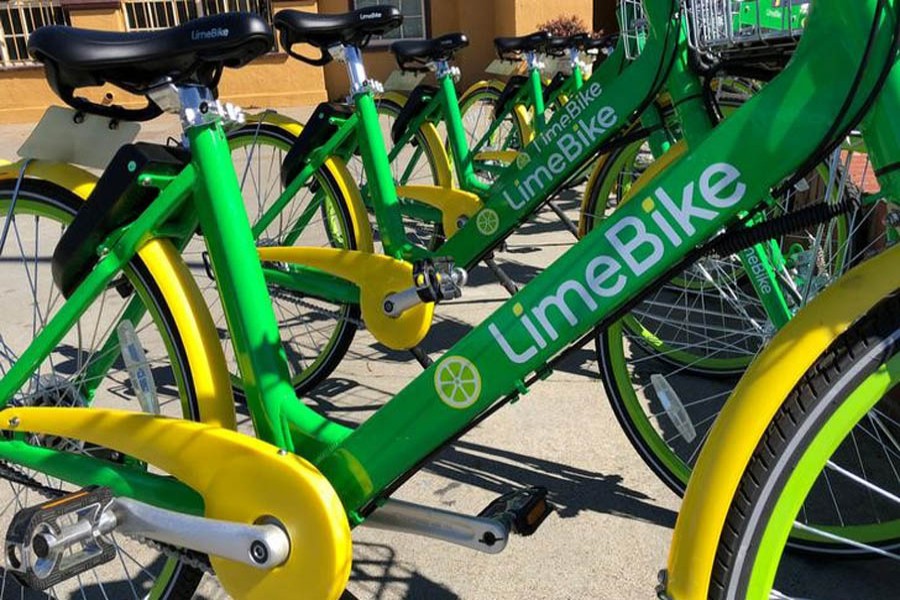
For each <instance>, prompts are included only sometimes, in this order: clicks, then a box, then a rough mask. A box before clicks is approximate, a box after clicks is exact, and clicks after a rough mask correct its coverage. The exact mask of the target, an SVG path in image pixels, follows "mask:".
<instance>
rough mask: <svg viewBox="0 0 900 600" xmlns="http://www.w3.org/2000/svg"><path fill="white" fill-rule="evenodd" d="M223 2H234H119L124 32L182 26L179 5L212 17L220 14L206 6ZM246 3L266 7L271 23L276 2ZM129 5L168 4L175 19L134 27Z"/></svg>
mask: <svg viewBox="0 0 900 600" xmlns="http://www.w3.org/2000/svg"><path fill="white" fill-rule="evenodd" d="M68 1H72V0H68ZM74 1H78V0H74ZM223 1H224V2H229V1H234V0H120V2H121V6H122V20H123V22H124V24H125V29H124V31H159V30H160V29H165V28H167V27H176V26H178V25H182V24H183V23H185V22H186V21H185V20H182V19H181V17H180V16H179V11H178V10H177V8H178V5H181V4H185V5H188V4H193V5H194V7H195V10H196V11H197V17H205V16H210V15H211V14H212V15H216V14H222V13H221V12H214V13H208V12H206V8H207V5H208V4H211V3H212V4H216V5H218V4H220V3H222V2H223ZM238 1H240V0H238ZM247 1H248V2H256V3H257V4H260V5H263V4H264V5H266V8H267V14H266V15H263V16H264V17H265V18H266V19H267V21H268V22H269V23H271V21H272V17H273V16H274V15H275V2H276V1H277V0H247ZM129 4H131V5H140V4H169V5H172V10H173V12H172V13H171V14H172V15H174V17H175V19H174V21H173V22H172V23H169V24H167V25H165V26H162V27H134V26H132V25H131V24H130V23H129V13H128V5H129ZM225 12H227V11H225ZM188 20H189V19H188Z"/></svg>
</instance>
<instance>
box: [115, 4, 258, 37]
mask: <svg viewBox="0 0 900 600" xmlns="http://www.w3.org/2000/svg"><path fill="white" fill-rule="evenodd" d="M238 11H243V12H254V13H257V14H258V15H261V16H262V17H264V18H265V19H266V20H267V21H271V19H272V3H271V0H125V28H126V29H128V31H152V30H154V29H165V28H166V27H174V26H175V25H181V24H182V23H185V22H187V21H190V20H191V19H196V18H197V17H206V16H209V15H217V14H221V13H226V12H238Z"/></svg>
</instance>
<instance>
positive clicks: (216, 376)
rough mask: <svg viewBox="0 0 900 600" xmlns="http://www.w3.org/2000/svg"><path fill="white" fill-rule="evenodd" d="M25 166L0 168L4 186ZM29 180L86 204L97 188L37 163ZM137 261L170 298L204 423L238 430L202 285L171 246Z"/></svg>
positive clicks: (67, 170)
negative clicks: (57, 188)
mask: <svg viewBox="0 0 900 600" xmlns="http://www.w3.org/2000/svg"><path fill="white" fill-rule="evenodd" d="M21 168H22V162H21V161H20V162H18V163H13V164H7V165H4V166H0V180H4V179H16V178H18V176H19V171H20V170H21ZM25 175H26V177H28V178H33V179H41V180H44V181H49V182H51V183H54V184H56V185H58V186H60V187H62V188H65V189H67V190H69V191H71V192H73V193H74V194H75V195H76V196H79V197H80V198H82V199H84V200H86V199H87V198H88V196H90V194H91V192H92V191H93V189H94V186H95V185H96V183H97V177H96V176H94V175H93V174H92V173H89V172H88V171H85V170H84V169H80V168H78V167H75V166H72V165H69V164H66V163H54V162H45V161H39V160H34V161H31V162H30V163H29V165H28V168H27V169H26V171H25ZM138 255H139V256H140V257H141V259H142V260H143V261H144V263H145V264H146V266H147V268H148V269H149V270H150V273H151V275H152V276H153V278H154V280H155V281H156V283H157V284H158V285H159V289H160V290H161V291H162V294H163V296H164V297H165V300H166V304H167V306H168V307H169V309H170V311H171V313H172V317H173V318H174V319H175V323H176V324H177V326H178V330H179V331H182V332H189V333H187V334H185V335H184V340H183V341H184V345H185V352H186V354H187V360H188V362H189V364H190V366H191V374H192V376H193V381H194V387H195V390H196V393H197V402H198V409H199V413H200V418H201V420H203V421H204V422H206V423H209V424H213V425H218V426H220V427H227V428H229V429H237V421H236V418H235V413H234V400H233V396H232V389H231V384H230V380H229V371H228V367H227V365H226V363H225V356H224V355H223V353H222V345H221V342H220V341H219V336H218V333H217V331H216V327H215V324H214V323H213V321H212V317H211V316H210V315H209V309H208V308H207V307H206V303H205V302H204V300H203V295H202V294H201V293H200V290H199V288H198V287H197V283H196V282H195V281H194V279H193V277H191V274H190V271H189V270H188V268H187V266H186V265H185V264H184V262H183V261H182V259H181V257H180V256H179V254H178V251H177V250H176V249H175V247H174V246H173V245H172V244H171V242H169V241H168V240H164V239H153V240H150V241H149V242H148V243H147V244H145V245H144V246H143V247H142V248H141V249H140V250H139V251H138Z"/></svg>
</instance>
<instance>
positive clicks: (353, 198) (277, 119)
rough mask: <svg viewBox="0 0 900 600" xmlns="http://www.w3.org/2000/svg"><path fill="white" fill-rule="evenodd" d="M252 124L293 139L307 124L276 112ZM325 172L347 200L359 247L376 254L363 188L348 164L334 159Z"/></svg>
mask: <svg viewBox="0 0 900 600" xmlns="http://www.w3.org/2000/svg"><path fill="white" fill-rule="evenodd" d="M247 122H248V123H263V124H265V125H272V126H275V127H278V128H280V129H283V130H284V131H285V132H286V133H288V134H289V135H291V136H293V137H297V136H298V135H300V132H301V131H303V124H302V123H300V122H299V121H297V120H296V119H292V118H291V117H288V116H286V115H282V114H281V113H277V112H274V111H263V112H261V113H256V114H253V115H247ZM324 168H326V169H328V170H329V171H330V173H331V175H332V177H333V178H334V181H335V182H336V183H337V186H338V188H339V191H340V192H341V194H342V195H343V197H344V198H345V199H346V200H347V208H348V210H349V211H350V221H351V227H352V228H353V234H354V236H355V237H356V247H357V249H359V250H361V251H363V252H374V251H375V243H374V240H373V237H374V236H373V235H372V225H371V224H370V223H369V216H368V213H367V211H366V205H365V203H363V200H362V194H360V192H359V187H358V186H357V185H356V182H355V181H354V180H353V177H352V176H351V175H350V171H349V170H348V169H347V165H346V163H344V161H343V160H342V159H340V158H335V157H331V158H329V159H328V160H326V161H325V163H324Z"/></svg>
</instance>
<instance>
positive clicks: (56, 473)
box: [0, 441, 203, 516]
mask: <svg viewBox="0 0 900 600" xmlns="http://www.w3.org/2000/svg"><path fill="white" fill-rule="evenodd" d="M0 460H4V461H9V462H11V463H13V464H17V465H20V466H23V467H26V468H29V469H34V470H35V471H38V472H39V473H43V474H46V475H49V476H51V477H57V478H59V479H62V480H64V481H68V482H70V483H73V484H75V485H81V486H88V485H100V486H104V487H108V488H111V489H112V490H113V492H114V494H115V495H116V496H127V497H129V498H135V499H137V500H140V501H141V502H147V503H150V504H153V505H154V506H158V507H160V508H166V509H169V510H176V511H178V512H182V513H187V514H192V515H198V516H202V515H203V498H202V497H201V496H200V494H198V493H197V492H195V491H194V490H193V489H191V488H190V487H188V486H186V485H185V484H183V483H181V482H180V481H177V480H175V479H172V478H171V477H166V476H162V475H154V474H152V473H148V472H147V471H145V470H143V469H139V468H136V467H134V466H128V465H119V464H115V463H112V462H109V461H106V460H101V459H99V458H93V457H91V456H87V455H84V454H73V453H70V452H60V451H57V450H52V449H50V448H41V447H40V446H33V445H31V444H28V443H26V442H20V441H8V442H3V443H0Z"/></svg>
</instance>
